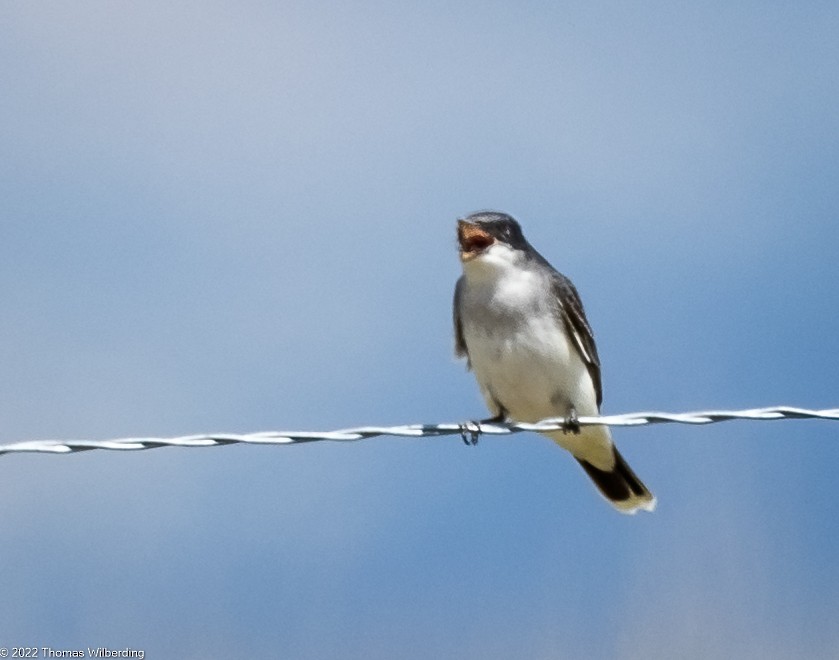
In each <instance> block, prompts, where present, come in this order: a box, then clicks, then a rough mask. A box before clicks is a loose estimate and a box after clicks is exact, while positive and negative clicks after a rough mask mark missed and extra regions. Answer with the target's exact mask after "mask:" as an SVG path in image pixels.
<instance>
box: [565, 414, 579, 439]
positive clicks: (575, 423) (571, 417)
mask: <svg viewBox="0 0 839 660" xmlns="http://www.w3.org/2000/svg"><path fill="white" fill-rule="evenodd" d="M562 432H563V433H564V434H565V435H568V434H569V433H571V434H572V435H580V420H579V418H578V417H577V410H576V409H575V408H571V410H570V411H569V412H568V416H567V417H566V418H565V423H564V424H563V425H562Z"/></svg>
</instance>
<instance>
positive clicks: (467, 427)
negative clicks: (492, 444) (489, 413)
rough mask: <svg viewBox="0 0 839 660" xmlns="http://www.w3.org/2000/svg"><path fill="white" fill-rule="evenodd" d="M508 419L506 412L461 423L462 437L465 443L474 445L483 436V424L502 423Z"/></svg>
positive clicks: (470, 445)
mask: <svg viewBox="0 0 839 660" xmlns="http://www.w3.org/2000/svg"><path fill="white" fill-rule="evenodd" d="M506 421H507V416H506V415H505V414H504V413H501V414H500V415H496V416H495V417H490V418H489V419H482V420H481V421H480V422H475V421H469V422H464V423H463V424H461V425H460V439H461V440H463V443H464V444H465V445H468V446H469V447H474V446H475V445H477V444H478V439H479V438H480V437H481V433H482V431H481V424H502V423H504V422H506Z"/></svg>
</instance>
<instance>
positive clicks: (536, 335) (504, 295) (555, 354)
mask: <svg viewBox="0 0 839 660" xmlns="http://www.w3.org/2000/svg"><path fill="white" fill-rule="evenodd" d="M495 275H496V277H482V278H474V279H477V281H471V280H472V279H473V278H467V279H466V281H465V282H464V286H463V291H462V293H461V296H462V298H461V302H462V306H461V320H462V323H463V335H464V340H465V342H466V347H467V350H468V353H469V359H470V362H471V365H472V370H473V371H474V373H475V377H476V379H477V381H478V384H479V386H480V388H481V391H482V393H483V395H484V398H485V399H486V401H487V405H488V406H489V407H490V409H491V410H494V411H495V403H496V402H497V403H498V404H500V405H501V406H503V407H504V409H505V410H506V411H507V413H508V414H509V416H510V417H512V418H513V419H516V420H518V421H523V422H535V421H538V420H540V419H544V418H546V417H555V416H565V415H567V414H568V412H569V410H570V407H571V406H573V407H574V408H575V409H576V411H577V413H578V414H579V415H594V414H597V402H596V399H595V393H594V386H593V384H592V382H591V378H590V376H589V373H588V369H587V368H586V366H585V364H584V363H583V361H582V359H581V358H580V356H579V354H578V353H577V350H576V348H575V347H574V346H573V345H572V344H571V342H570V341H569V339H568V337H567V335H566V332H565V328H564V326H563V324H562V322H561V321H560V320H559V319H558V318H557V316H556V314H555V308H554V304H555V303H554V301H553V300H552V299H551V297H550V294H549V293H548V287H549V283H548V282H546V281H545V279H544V277H543V276H542V275H541V274H540V273H538V272H533V271H529V270H523V269H506V268H505V269H500V270H497V271H496V273H495ZM496 412H497V411H496Z"/></svg>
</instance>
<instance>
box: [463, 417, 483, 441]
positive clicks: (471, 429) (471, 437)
mask: <svg viewBox="0 0 839 660" xmlns="http://www.w3.org/2000/svg"><path fill="white" fill-rule="evenodd" d="M480 437H481V425H480V423H479V422H464V423H463V424H461V425H460V439H461V440H463V444H465V445H466V446H468V447H474V446H475V445H477V444H478V439H479V438H480Z"/></svg>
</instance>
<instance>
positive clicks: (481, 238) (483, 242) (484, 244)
mask: <svg viewBox="0 0 839 660" xmlns="http://www.w3.org/2000/svg"><path fill="white" fill-rule="evenodd" d="M457 241H458V243H460V259H461V260H462V261H469V260H470V259H474V258H475V257H477V256H478V255H479V254H481V252H483V251H484V250H486V249H487V248H488V247H489V246H490V245H492V244H493V243H495V239H494V238H493V237H492V236H490V235H489V234H488V233H487V232H485V231H484V230H483V229H481V228H480V226H479V225H476V224H472V223H471V222H466V220H458V221H457Z"/></svg>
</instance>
